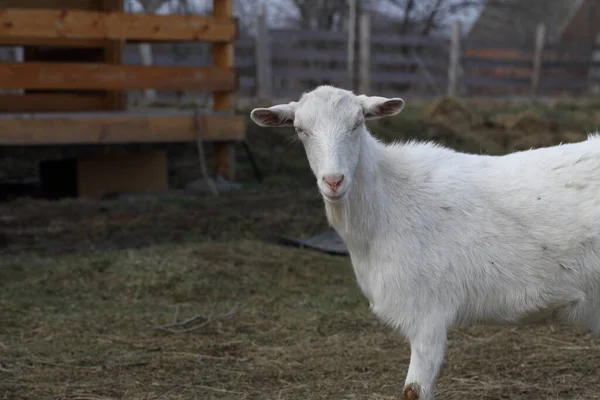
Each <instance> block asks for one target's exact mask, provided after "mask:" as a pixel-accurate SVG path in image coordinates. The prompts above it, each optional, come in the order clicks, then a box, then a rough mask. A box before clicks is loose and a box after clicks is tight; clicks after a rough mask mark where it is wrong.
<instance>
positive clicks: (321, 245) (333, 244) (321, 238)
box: [271, 230, 349, 256]
mask: <svg viewBox="0 0 600 400" xmlns="http://www.w3.org/2000/svg"><path fill="white" fill-rule="evenodd" d="M271 241H272V242H274V243H277V244H280V245H282V246H293V247H300V248H304V247H305V248H308V249H311V250H317V251H320V252H323V253H327V254H333V255H339V256H347V255H349V253H348V249H347V248H346V245H345V244H344V242H343V241H342V239H341V238H340V237H339V235H338V234H337V232H335V231H334V230H329V231H326V232H323V233H321V234H318V235H316V236H312V237H309V238H290V237H285V236H276V237H274V238H272V239H271Z"/></svg>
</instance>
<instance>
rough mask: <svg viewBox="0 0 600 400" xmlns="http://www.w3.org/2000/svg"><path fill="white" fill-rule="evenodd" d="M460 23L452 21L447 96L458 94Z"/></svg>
mask: <svg viewBox="0 0 600 400" xmlns="http://www.w3.org/2000/svg"><path fill="white" fill-rule="evenodd" d="M460 30H461V28H460V21H459V20H454V21H452V32H451V36H450V60H449V61H450V62H449V64H448V96H456V94H457V92H458V74H459V72H460V51H461V50H460Z"/></svg>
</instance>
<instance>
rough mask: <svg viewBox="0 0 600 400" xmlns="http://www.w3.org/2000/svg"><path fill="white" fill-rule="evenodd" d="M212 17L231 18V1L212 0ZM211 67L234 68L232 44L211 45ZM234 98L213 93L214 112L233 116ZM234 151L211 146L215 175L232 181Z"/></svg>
mask: <svg viewBox="0 0 600 400" xmlns="http://www.w3.org/2000/svg"><path fill="white" fill-rule="evenodd" d="M213 16H214V17H215V18H232V17H233V0H213ZM211 53H212V65H213V67H215V68H221V69H224V70H227V69H230V68H232V67H233V66H234V63H235V59H234V44H233V43H213V45H212V52H211ZM234 104H235V98H234V97H233V93H232V91H231V90H227V89H226V90H219V91H215V92H214V93H213V108H214V109H215V110H216V111H227V112H229V113H230V114H233V107H234ZM234 152H235V149H234V146H233V143H231V142H230V143H215V144H214V145H213V166H214V170H215V172H216V173H217V174H220V175H222V176H223V177H225V178H227V179H229V180H233V179H234V176H235V170H234V167H235V163H234V162H233V160H234V159H235V153H234Z"/></svg>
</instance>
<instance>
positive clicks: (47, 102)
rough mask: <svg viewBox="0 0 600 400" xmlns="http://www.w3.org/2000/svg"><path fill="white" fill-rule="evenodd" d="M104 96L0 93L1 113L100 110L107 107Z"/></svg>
mask: <svg viewBox="0 0 600 400" xmlns="http://www.w3.org/2000/svg"><path fill="white" fill-rule="evenodd" d="M106 102H107V99H106V98H104V97H102V96H82V95H77V94H70V93H52V94H46V93H30V94H22V95H21V94H2V95H0V113H6V112H13V113H14V112H34V111H50V112H52V111H54V112H57V111H98V110H103V109H106V108H107V104H106Z"/></svg>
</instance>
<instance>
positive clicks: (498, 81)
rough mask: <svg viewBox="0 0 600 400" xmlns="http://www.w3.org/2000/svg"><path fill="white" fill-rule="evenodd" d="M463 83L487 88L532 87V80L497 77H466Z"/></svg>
mask: <svg viewBox="0 0 600 400" xmlns="http://www.w3.org/2000/svg"><path fill="white" fill-rule="evenodd" d="M463 82H464V84H465V85H467V86H486V87H511V86H513V87H516V88H522V87H526V86H531V80H530V79H526V78H512V77H496V76H465V77H463Z"/></svg>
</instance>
